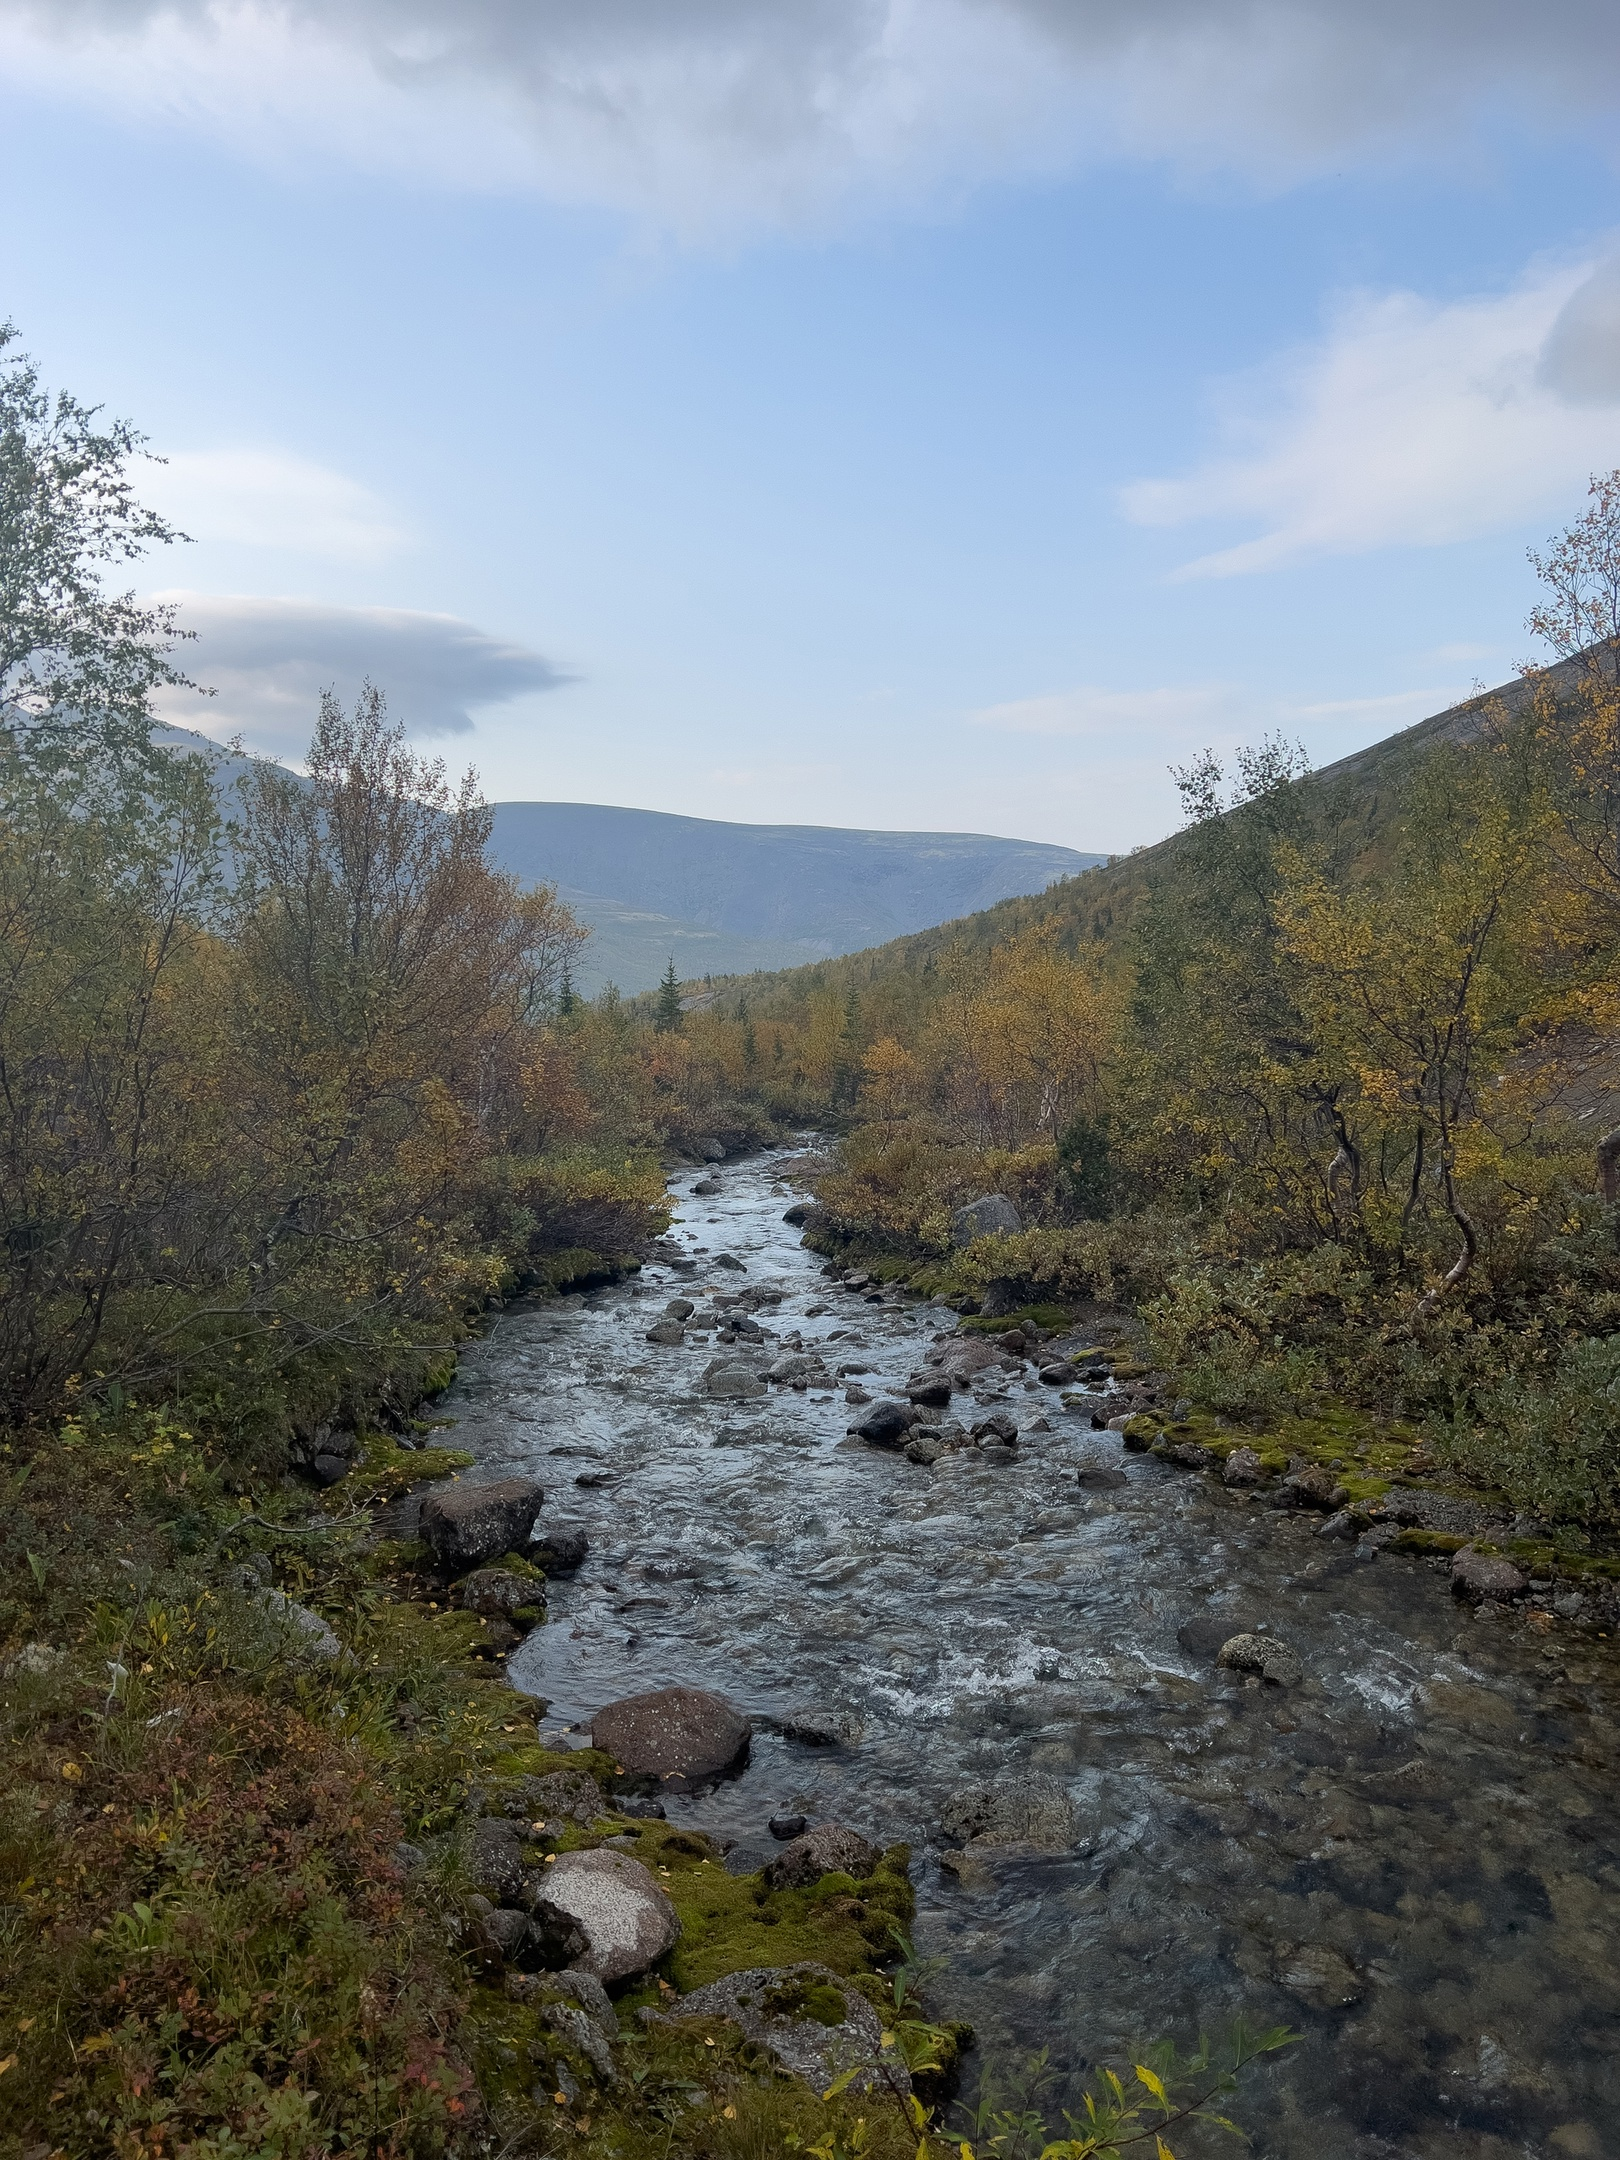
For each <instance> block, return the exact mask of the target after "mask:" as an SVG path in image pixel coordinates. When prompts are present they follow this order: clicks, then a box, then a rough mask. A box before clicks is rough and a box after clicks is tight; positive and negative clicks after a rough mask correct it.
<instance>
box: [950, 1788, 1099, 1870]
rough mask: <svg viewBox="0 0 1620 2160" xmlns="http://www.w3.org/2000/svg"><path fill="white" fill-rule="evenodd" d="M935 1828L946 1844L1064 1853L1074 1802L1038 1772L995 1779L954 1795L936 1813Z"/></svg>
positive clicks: (1070, 1833)
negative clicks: (1032, 1849)
mask: <svg viewBox="0 0 1620 2160" xmlns="http://www.w3.org/2000/svg"><path fill="white" fill-rule="evenodd" d="M939 1826H940V1833H941V1835H942V1836H943V1838H944V1839H945V1841H946V1843H947V1844H950V1845H971V1846H979V1847H983V1846H986V1845H1030V1846H1033V1847H1034V1848H1035V1849H1036V1851H1038V1852H1063V1851H1065V1850H1066V1849H1067V1848H1068V1847H1069V1846H1071V1845H1072V1844H1073V1843H1074V1837H1075V1817H1074V1802H1073V1801H1072V1800H1071V1799H1070V1798H1069V1793H1068V1788H1067V1787H1066V1786H1064V1785H1061V1784H1060V1783H1059V1782H1058V1780H1057V1779H1056V1778H1054V1777H1047V1776H1045V1775H1044V1774H1042V1773H1040V1772H1036V1773H1034V1774H1032V1775H1030V1776H1027V1777H1009V1778H994V1779H992V1780H991V1781H990V1782H989V1783H988V1784H984V1785H965V1786H963V1787H962V1789H961V1791H960V1792H956V1793H953V1794H952V1795H951V1797H950V1799H949V1800H947V1801H946V1803H945V1805H944V1807H943V1808H942V1809H941V1810H940V1818H939Z"/></svg>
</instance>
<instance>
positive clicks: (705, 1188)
mask: <svg viewBox="0 0 1620 2160" xmlns="http://www.w3.org/2000/svg"><path fill="white" fill-rule="evenodd" d="M692 1190H693V1192H694V1193H701V1194H702V1196H703V1198H704V1199H705V1200H706V1199H707V1198H708V1197H709V1195H710V1194H711V1193H717V1192H721V1191H723V1190H724V1187H723V1186H722V1185H721V1183H720V1180H719V1179H718V1178H717V1177H706V1178H699V1179H698V1181H697V1183H696V1184H695V1185H694V1186H693V1187H692Z"/></svg>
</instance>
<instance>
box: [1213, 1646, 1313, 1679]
mask: <svg viewBox="0 0 1620 2160" xmlns="http://www.w3.org/2000/svg"><path fill="white" fill-rule="evenodd" d="M1215 1662H1216V1664H1217V1665H1224V1666H1225V1668H1226V1670H1227V1671H1228V1672H1241V1673H1254V1674H1256V1675H1258V1677H1259V1678H1260V1679H1262V1680H1265V1681H1269V1682H1270V1684H1271V1685H1272V1686H1273V1687H1296V1686H1297V1685H1298V1684H1299V1682H1300V1681H1301V1680H1303V1679H1304V1677H1305V1668H1304V1666H1303V1665H1301V1664H1300V1662H1299V1659H1298V1658H1297V1657H1295V1655H1294V1653H1293V1651H1292V1650H1290V1649H1289V1647H1288V1645H1287V1644H1286V1643H1282V1642H1278V1641H1276V1640H1275V1638H1274V1637H1272V1636H1270V1635H1232V1636H1229V1637H1228V1638H1227V1640H1226V1641H1225V1642H1224V1643H1222V1645H1221V1648H1220V1654H1219V1656H1218V1657H1217V1658H1216V1660H1215Z"/></svg>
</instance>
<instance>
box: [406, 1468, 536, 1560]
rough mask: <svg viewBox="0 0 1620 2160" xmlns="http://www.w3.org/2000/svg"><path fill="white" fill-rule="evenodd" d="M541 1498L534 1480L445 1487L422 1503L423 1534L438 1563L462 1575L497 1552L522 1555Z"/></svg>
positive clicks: (496, 1556) (498, 1553) (517, 1479)
mask: <svg viewBox="0 0 1620 2160" xmlns="http://www.w3.org/2000/svg"><path fill="white" fill-rule="evenodd" d="M543 1497H544V1496H543V1494H542V1493H541V1490H540V1485H539V1483H538V1481H537V1480H536V1479H534V1478H524V1477H511V1478H498V1479H496V1480H495V1481H494V1482H493V1483H491V1484H488V1485H470V1484H456V1485H450V1486H447V1487H445V1488H444V1489H443V1490H441V1491H438V1492H432V1493H429V1494H428V1496H427V1498H426V1499H425V1500H424V1501H423V1502H422V1518H421V1527H422V1535H423V1537H424V1538H425V1539H426V1540H427V1542H428V1544H429V1545H430V1546H431V1547H432V1550H433V1557H434V1558H435V1559H436V1560H437V1561H438V1563H439V1565H440V1567H442V1568H444V1569H446V1570H447V1572H449V1573H450V1574H453V1575H461V1574H464V1573H465V1572H466V1571H467V1569H468V1568H475V1567H481V1566H482V1565H483V1564H484V1562H485V1561H486V1560H498V1559H499V1558H500V1556H501V1554H502V1553H505V1552H516V1553H521V1552H522V1551H523V1548H524V1547H525V1546H526V1545H527V1544H528V1542H529V1533H530V1531H531V1530H532V1529H533V1528H534V1519H535V1517H536V1516H537V1515H538V1514H539V1512H540V1502H541V1500H542V1498H543Z"/></svg>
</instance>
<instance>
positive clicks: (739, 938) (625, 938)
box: [158, 728, 1103, 994]
mask: <svg viewBox="0 0 1620 2160" xmlns="http://www.w3.org/2000/svg"><path fill="white" fill-rule="evenodd" d="M158 739H159V740H161V741H165V742H168V743H171V744H172V745H173V746H174V747H175V748H176V749H183V750H191V751H201V752H203V753H205V754H206V755H207V756H208V757H209V759H210V761H211V763H212V764H213V767H214V770H215V772H216V774H217V775H218V779H219V784H220V788H221V791H222V793H223V794H225V795H226V797H227V799H228V796H229V793H230V791H231V789H233V788H234V785H235V783H236V781H237V780H238V779H239V778H240V776H241V774H242V773H243V772H245V771H246V770H247V769H248V767H249V764H250V763H251V760H249V759H246V758H244V757H241V756H240V755H238V754H236V753H235V752H232V751H229V750H225V749H222V748H221V747H220V746H219V745H218V744H216V743H212V742H210V741H208V740H207V739H206V738H205V737H203V736H199V735H193V734H190V733H189V732H187V731H186V730H184V729H179V728H167V729H161V730H159V731H158ZM493 807H494V812H495V821H494V833H493V837H492V840H491V844H490V854H491V856H492V857H493V858H494V860H495V861H496V862H497V863H498V864H499V865H500V866H501V868H502V869H505V870H509V871H511V872H512V873H513V875H514V876H516V877H518V878H520V879H522V880H523V882H524V883H525V884H538V883H541V882H545V883H548V884H555V885H556V886H557V887H558V889H559V891H560V892H561V895H562V897H563V899H564V900H566V901H567V903H568V905H569V906H570V907H571V908H573V909H574V911H575V913H576V914H578V915H579V916H580V918H581V919H582V920H583V921H584V922H586V923H588V924H589V925H590V927H591V932H592V937H591V943H590V945H589V947H588V948H587V949H586V952H585V955H584V960H583V964H582V966H581V969H580V988H581V989H582V990H585V991H587V992H589V991H593V990H597V989H600V988H601V986H602V985H603V984H604V983H607V982H614V983H617V985H618V987H619V988H620V989H621V990H623V991H625V992H626V993H632V994H633V993H635V992H638V991H643V990H650V989H651V988H652V987H653V985H654V984H655V983H656V982H657V981H658V979H659V977H660V976H661V975H662V974H663V972H664V969H665V966H666V965H667V964H668V962H669V961H670V960H671V959H673V960H674V962H675V969H676V973H677V974H678V975H679V976H680V977H681V979H682V980H683V981H691V980H693V979H695V978H697V977H700V976H704V975H741V974H748V973H751V972H753V971H754V970H757V969H777V970H780V969H784V968H793V967H796V966H799V965H801V964H803V963H806V962H810V961H815V960H819V959H824V958H827V957H829V956H832V955H836V954H839V953H847V952H852V951H855V950H856V949H857V948H859V947H863V946H869V945H875V944H880V943H882V942H883V941H884V940H886V939H891V938H894V937H896V936H901V935H904V934H906V933H908V932H913V931H917V930H922V929H924V928H926V927H927V926H928V925H929V924H931V923H937V922H939V921H941V920H942V919H943V918H945V917H947V916H956V915H963V914H967V913H971V912H972V911H973V910H975V909H981V908H985V907H989V906H992V905H993V904H994V903H995V902H996V901H998V900H1002V899H1004V898H1006V897H1007V896H1008V895H1011V894H1018V893H1038V892H1040V891H1042V890H1043V888H1045V887H1046V886H1048V885H1050V884H1051V883H1052V882H1053V880H1054V879H1059V878H1066V877H1072V876H1073V875H1074V874H1075V873H1076V872H1077V871H1080V870H1084V869H1086V868H1087V867H1088V866H1090V865H1092V864H1094V863H1098V862H1101V861H1102V860H1103V858H1102V857H1101V856H1098V855H1082V854H1079V853H1077V852H1076V851H1075V850H1074V849H1073V848H1064V847H1051V846H1047V845H1044V844H1042V843H1040V842H1038V841H1029V840H1003V839H998V838H995V837H993V836H992V835H990V834H986V833H907V832H866V831H860V830H846V829H845V828H843V827H841V826H827V825H733V824H727V823H724V822H722V821H721V820H719V819H715V818H691V817H677V816H673V815H671V814H669V813H668V812H665V811H660V810H624V809H617V808H614V807H612V806H610V805H608V804H602V803H547V802H518V803H496V804H495V805H494V806H493Z"/></svg>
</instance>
